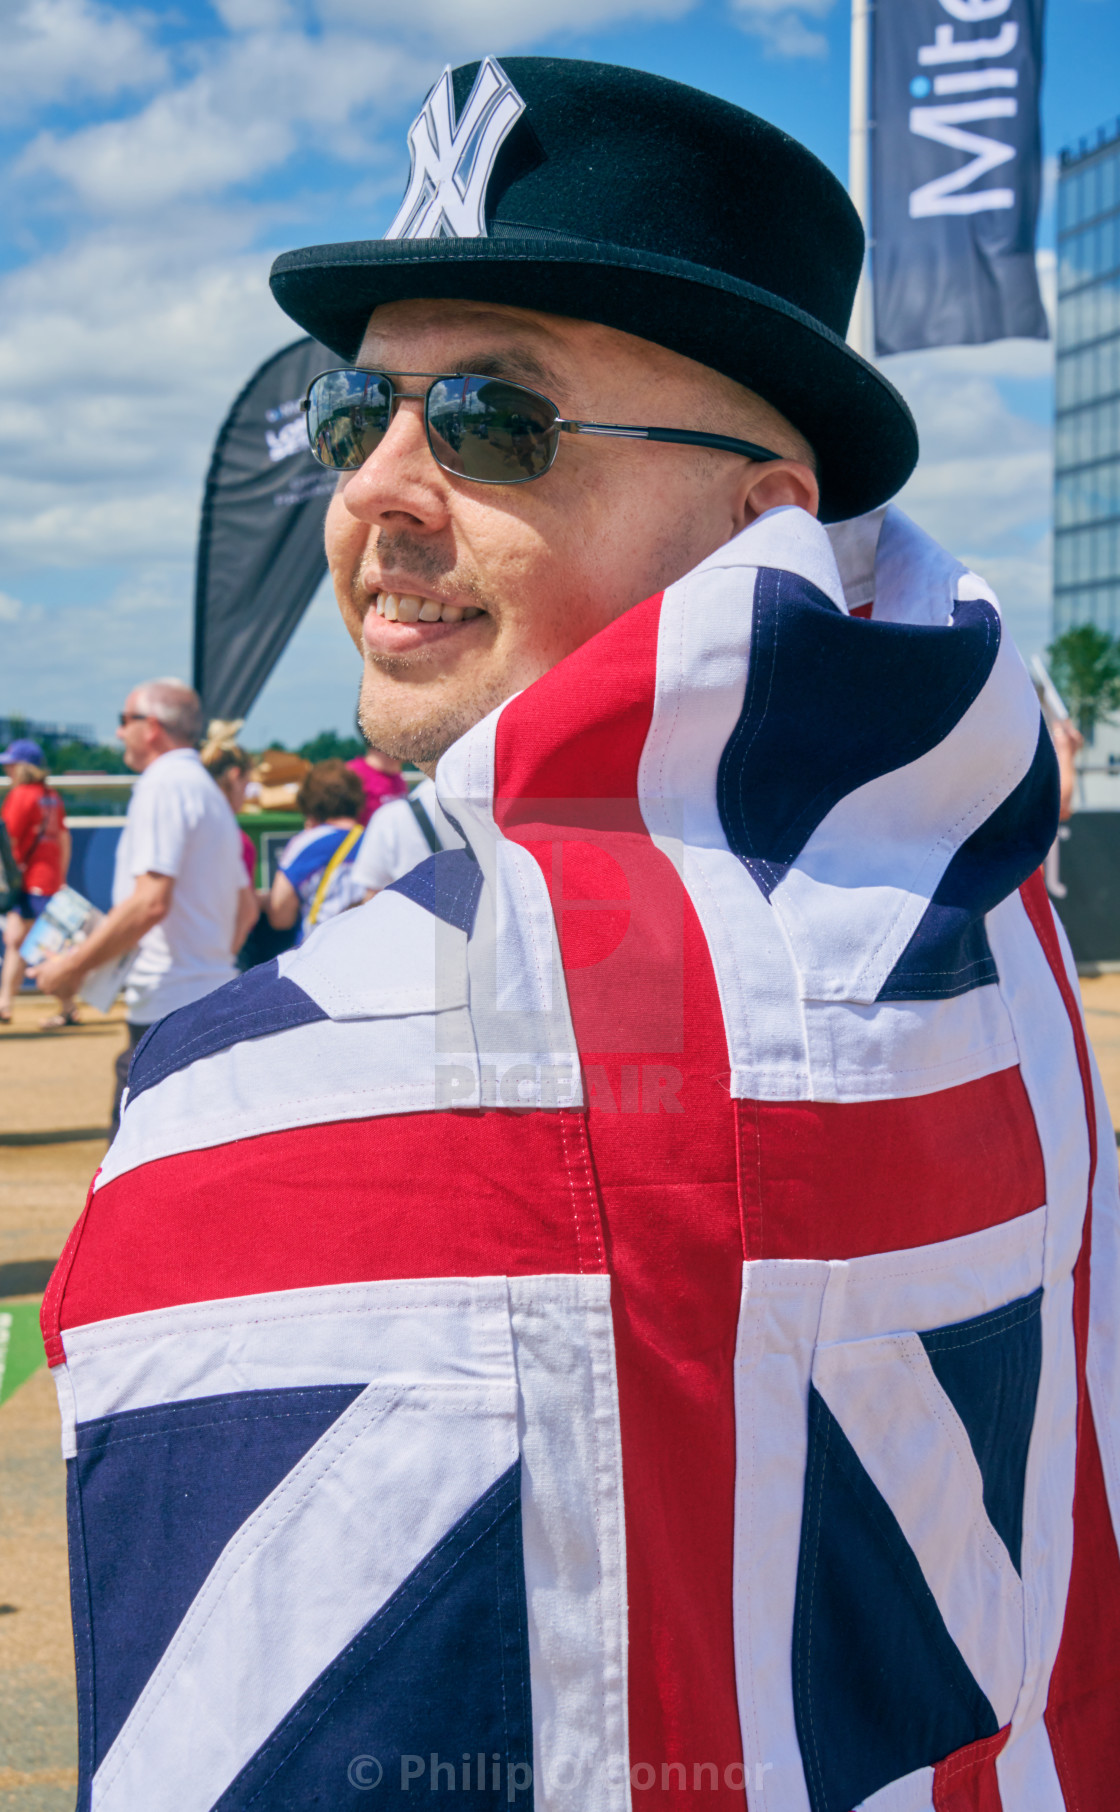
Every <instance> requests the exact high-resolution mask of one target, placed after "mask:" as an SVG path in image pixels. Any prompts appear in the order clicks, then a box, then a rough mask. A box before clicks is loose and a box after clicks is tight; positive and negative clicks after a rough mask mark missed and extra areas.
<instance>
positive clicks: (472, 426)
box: [428, 377, 559, 484]
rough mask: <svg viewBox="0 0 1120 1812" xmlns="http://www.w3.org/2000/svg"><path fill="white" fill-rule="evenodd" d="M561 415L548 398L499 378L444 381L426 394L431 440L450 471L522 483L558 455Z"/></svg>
mask: <svg viewBox="0 0 1120 1812" xmlns="http://www.w3.org/2000/svg"><path fill="white" fill-rule="evenodd" d="M558 420H559V416H558V414H557V411H556V407H555V405H554V404H553V403H550V402H549V400H548V398H547V397H546V396H539V395H538V394H537V392H536V391H535V390H526V389H524V388H523V386H522V385H520V384H507V383H505V382H504V381H503V380H502V379H501V378H486V377H456V378H441V379H440V380H439V382H438V383H435V384H433V385H432V388H431V391H430V393H429V396H428V438H429V440H430V443H431V448H432V452H433V453H434V454H435V456H436V458H437V459H438V461H439V463H440V465H441V466H443V467H444V468H445V470H446V471H448V472H457V473H459V474H460V475H461V476H462V477H463V478H473V479H475V480H476V482H478V483H479V484H524V483H525V481H526V479H529V478H539V477H540V476H541V473H542V472H547V471H548V468H549V466H550V465H551V464H552V461H553V459H554V458H555V456H556V446H557V441H558V438H559V437H558V431H557V428H556V423H557V421H558Z"/></svg>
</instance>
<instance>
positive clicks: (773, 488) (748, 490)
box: [735, 459, 820, 533]
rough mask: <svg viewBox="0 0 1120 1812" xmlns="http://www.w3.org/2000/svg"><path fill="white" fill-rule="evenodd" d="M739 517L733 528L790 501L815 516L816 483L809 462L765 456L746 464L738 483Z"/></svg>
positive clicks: (739, 526)
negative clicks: (761, 461)
mask: <svg viewBox="0 0 1120 1812" xmlns="http://www.w3.org/2000/svg"><path fill="white" fill-rule="evenodd" d="M738 501H739V520H738V522H737V524H736V530H735V532H736V533H738V531H739V529H742V528H746V526H747V524H748V523H750V522H754V521H756V520H757V518H758V517H759V516H762V515H765V513H766V511H767V510H776V509H779V508H780V507H781V506H782V505H783V504H793V506H794V507H795V508H796V509H799V510H807V511H808V512H809V514H810V516H815V515H816V514H817V511H818V509H819V507H820V486H819V485H818V484H817V479H816V474H815V473H814V471H813V469H812V467H811V466H807V465H805V464H804V462H803V461H802V460H799V459H778V460H769V461H766V462H765V463H759V464H757V465H756V464H753V463H752V464H751V465H748V466H747V468H746V471H745V472H744V474H743V477H742V480H741V482H740V485H739V493H738Z"/></svg>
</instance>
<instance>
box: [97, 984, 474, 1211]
mask: <svg viewBox="0 0 1120 1812" xmlns="http://www.w3.org/2000/svg"><path fill="white" fill-rule="evenodd" d="M462 1011H463V1009H462V1008H461V1007H439V1008H436V1009H435V1011H433V1012H431V1013H406V1014H402V1015H395V1014H393V1013H380V1014H371V1015H370V1016H369V1017H370V1019H371V1020H372V1019H392V1018H396V1017H400V1018H404V1019H435V1018H437V1017H438V1016H439V1014H440V1013H461V1012H462ZM311 1023H312V1024H314V1025H319V1024H321V1023H322V1021H320V1020H313V1021H312V1022H311ZM289 1029H290V1030H293V1031H295V1030H302V1029H303V1028H302V1027H291V1028H289ZM232 1048H233V1047H232V1046H230V1045H227V1046H226V1050H227V1051H228V1050H230V1049H232ZM215 1055H216V1056H224V1055H225V1051H222V1052H215ZM167 1080H170V1078H167ZM143 1092H144V1094H148V1093H150V1090H148V1089H145V1090H144V1091H143ZM358 1093H359V1091H358V1089H357V1088H355V1089H353V1090H352V1091H351V1092H350V1093H349V1094H345V1095H344V1094H332V1095H289V1097H288V1101H287V1106H288V1107H289V1108H291V1107H300V1106H303V1105H305V1104H306V1105H307V1106H312V1107H329V1106H330V1104H331V1103H332V1102H339V1103H346V1102H352V1101H353V1100H354V1098H355V1096H356V1095H358ZM363 1093H364V1095H365V1097H366V1098H368V1097H369V1096H372V1097H373V1098H374V1099H378V1098H379V1097H381V1096H383V1095H415V1094H420V1093H423V1095H424V1097H425V1099H428V1100H430V1099H432V1098H433V1091H432V1084H431V1083H430V1082H428V1081H424V1082H379V1083H378V1084H377V1086H376V1088H375V1089H369V1090H367V1091H363ZM374 1117H375V1116H374V1115H372V1114H369V1113H366V1114H353V1113H351V1114H344V1115H341V1116H340V1118H342V1119H345V1120H364V1119H373V1118H374ZM248 1118H249V1116H248V1114H247V1112H246V1110H245V1109H244V1108H240V1109H238V1110H234V1111H231V1112H227V1113H221V1112H218V1111H217V1110H213V1111H208V1112H207V1120H208V1122H209V1123H210V1124H211V1125H212V1126H223V1125H225V1124H226V1123H227V1122H228V1123H231V1124H233V1125H235V1126H236V1125H238V1124H241V1125H244V1123H245V1121H246V1120H247V1119H248ZM289 1124H290V1122H289V1121H288V1120H287V1119H281V1120H277V1121H276V1123H275V1125H274V1126H272V1127H269V1126H268V1125H265V1127H264V1128H263V1130H264V1131H265V1132H269V1131H272V1132H282V1131H285V1130H286V1129H287V1128H288V1126H289ZM260 1130H261V1129H258V1132H259V1131H260ZM246 1136H247V1137H255V1136H257V1135H256V1134H247V1135H246ZM227 1142H228V1141H225V1140H221V1139H218V1140H214V1141H212V1143H214V1144H219V1145H221V1144H225V1143H227ZM187 1149H188V1150H191V1151H194V1150H204V1149H205V1147H202V1146H189V1147H188V1148H187ZM161 1155H168V1156H170V1155H173V1154H170V1153H168V1154H161ZM138 1162H139V1163H141V1164H147V1163H151V1162H152V1160H151V1159H150V1158H141V1159H139V1160H138ZM134 1168H135V1166H134ZM120 1174H121V1175H122V1176H123V1175H124V1174H126V1173H125V1172H123V1171H122V1172H121V1173H120ZM109 1180H110V1182H113V1181H114V1180H115V1179H114V1178H112V1177H110V1179H109Z"/></svg>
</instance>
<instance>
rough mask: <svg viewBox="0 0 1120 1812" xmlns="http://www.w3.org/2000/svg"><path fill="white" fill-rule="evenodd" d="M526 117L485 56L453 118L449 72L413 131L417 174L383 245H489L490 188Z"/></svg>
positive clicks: (519, 101) (497, 66)
mask: <svg viewBox="0 0 1120 1812" xmlns="http://www.w3.org/2000/svg"><path fill="white" fill-rule="evenodd" d="M524 111H525V103H524V101H523V100H522V99H521V96H520V95H519V94H518V92H517V90H516V88H515V87H514V85H513V83H512V82H511V81H510V79H509V77H508V76H507V74H506V72H505V70H504V69H503V68H502V66H501V64H500V63H496V62H495V61H494V59H493V57H487V58H486V60H485V62H484V63H483V65H482V67H481V69H480V70H479V72H478V75H477V77H476V79H475V84H474V87H473V88H472V89H471V93H470V99H469V100H468V102H467V104H466V106H465V107H464V109H463V112H462V115H461V117H460V118H458V119H454V112H455V95H454V92H453V89H452V86H451V70H450V69H449V68H448V69H445V70H444V72H443V74H442V75H441V76H440V79H439V81H438V82H437V83H436V85H435V87H434V88H433V89H432V91H431V93H430V94H429V96H428V98H427V100H426V101H425V102H424V105H423V107H422V108H421V110H420V112H419V113H418V114H417V116H416V118H415V119H414V120H413V122H412V125H411V126H410V127H409V129H408V145H409V150H410V151H411V153H412V170H411V172H410V174H409V178H408V188H407V189H406V190H405V196H404V200H403V201H402V202H401V205H400V210H399V212H398V214H397V217H396V219H395V220H394V222H393V224H392V226H391V227H390V228H389V230H388V232H387V233H386V234H385V237H386V239H485V238H486V188H487V184H488V183H489V181H490V176H491V172H492V171H493V168H494V163H495V160H496V158H497V155H498V152H499V151H500V150H501V148H502V145H503V143H504V142H505V139H506V137H507V136H508V134H509V132H510V131H511V129H512V128H513V126H515V125H516V123H517V121H518V120H519V119H520V118H521V115H522V114H523V113H524ZM453 119H454V124H452V121H453Z"/></svg>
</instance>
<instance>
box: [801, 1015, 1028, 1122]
mask: <svg viewBox="0 0 1120 1812" xmlns="http://www.w3.org/2000/svg"><path fill="white" fill-rule="evenodd" d="M808 1004H809V1005H810V1006H819V1007H828V1008H835V1007H839V1008H846V1007H848V1006H850V1005H851V1004H852V1003H851V1002H850V1001H846V1000H816V999H810V1001H809V1003H808ZM857 1004H859V1003H857ZM871 1004H872V1005H873V1006H874V1007H875V1010H876V1012H893V1013H904V1012H905V1011H906V1002H905V1001H904V1000H885V1001H884V1000H876V1001H874V1002H872V1003H871ZM1002 1051H1010V1052H1011V1053H1012V1054H1013V1061H1012V1062H1011V1063H1004V1064H1000V1065H998V1066H997V1067H998V1068H999V1069H1005V1070H1009V1069H1013V1068H1014V1066H1015V1064H1016V1063H1017V1062H1018V1061H1019V1046H1018V1044H1017V1043H1016V1042H1015V1040H1014V1038H1007V1039H1004V1040H1003V1041H1002V1042H1001V1043H999V1044H986V1045H983V1046H982V1047H981V1048H980V1049H979V1050H978V1051H975V1052H972V1051H970V1052H968V1053H967V1056H966V1058H965V1059H964V1061H963V1063H962V1060H961V1059H960V1058H958V1057H952V1058H948V1059H947V1060H946V1061H945V1062H943V1063H914V1064H910V1065H909V1066H904V1065H902V1064H896V1063H893V1062H892V1063H891V1065H890V1067H889V1069H887V1068H886V1067H885V1066H884V1071H885V1073H886V1074H887V1075H890V1076H934V1075H936V1074H937V1073H938V1071H939V1070H947V1071H949V1072H950V1073H955V1072H956V1071H957V1070H959V1069H961V1068H962V1067H964V1068H967V1069H969V1070H970V1074H969V1075H967V1076H965V1077H964V1078H963V1080H964V1081H966V1082H970V1081H978V1080H980V1079H982V1078H983V1077H985V1076H988V1075H992V1074H994V1073H995V1072H994V1071H992V1070H990V1069H980V1068H976V1069H975V1070H973V1069H972V1066H973V1064H976V1065H979V1064H980V1062H981V1060H982V1059H983V1058H985V1057H987V1056H989V1055H990V1054H991V1055H998V1054H999V1053H1000V1052H1002ZM777 1073H778V1074H779V1075H781V1074H782V1072H781V1070H780V1069H779V1070H778V1071H777ZM868 1073H869V1072H868V1070H867V1068H866V1067H865V1066H862V1065H857V1064H852V1065H849V1066H845V1068H843V1069H841V1070H838V1071H837V1075H838V1076H845V1075H847V1076H856V1077H866V1076H867V1075H868ZM870 1073H871V1074H872V1075H876V1074H878V1073H879V1072H878V1071H876V1070H872V1071H871V1072H870ZM949 1086H950V1087H952V1086H953V1084H949ZM930 1092H931V1093H933V1092H935V1091H933V1090H931V1091H930ZM781 1098H782V1097H779V1099H781ZM891 1098H892V1099H893V1100H897V1101H904V1100H906V1099H907V1097H906V1096H905V1095H895V1096H892V1097H891Z"/></svg>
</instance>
